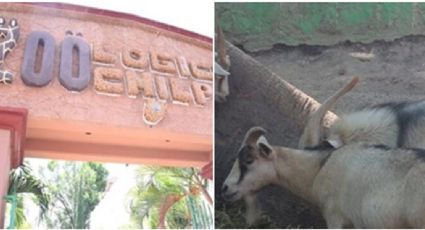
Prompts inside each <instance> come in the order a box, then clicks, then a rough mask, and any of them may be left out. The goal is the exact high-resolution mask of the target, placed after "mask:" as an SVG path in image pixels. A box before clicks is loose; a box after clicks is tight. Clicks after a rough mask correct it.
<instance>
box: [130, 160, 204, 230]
mask: <svg viewBox="0 0 425 230" xmlns="http://www.w3.org/2000/svg"><path fill="white" fill-rule="evenodd" d="M136 179H137V186H136V187H135V189H133V190H132V191H131V192H130V195H131V207H130V208H131V216H132V219H133V221H134V222H136V223H137V225H138V227H140V228H142V227H143V222H144V220H147V221H148V224H149V226H150V227H151V228H166V225H167V227H169V228H180V229H182V228H187V227H189V226H192V225H193V223H192V219H193V218H192V214H193V213H191V210H190V208H189V207H188V205H187V199H189V197H191V198H190V199H195V202H196V201H198V202H199V199H200V197H201V194H204V196H207V197H208V198H206V199H207V200H208V199H209V200H211V198H210V197H209V195H208V193H206V191H205V184H204V181H203V179H202V178H201V177H200V176H199V174H198V172H197V171H196V170H194V169H192V168H189V169H188V168H170V167H158V166H142V167H140V168H139V170H138V172H137V178H136ZM205 194H206V195H205Z"/></svg>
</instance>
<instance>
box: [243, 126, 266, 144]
mask: <svg viewBox="0 0 425 230" xmlns="http://www.w3.org/2000/svg"><path fill="white" fill-rule="evenodd" d="M264 134H266V130H264V129H263V128H261V127H253V128H251V129H250V130H248V132H247V133H246V135H245V139H244V141H243V144H245V145H251V146H255V143H257V141H258V138H260V137H261V136H262V135H264Z"/></svg>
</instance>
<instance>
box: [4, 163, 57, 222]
mask: <svg viewBox="0 0 425 230" xmlns="http://www.w3.org/2000/svg"><path fill="white" fill-rule="evenodd" d="M25 194H28V195H30V196H31V197H32V198H33V201H34V203H35V204H37V205H38V206H39V208H40V214H39V220H43V219H45V217H46V213H47V211H48V209H49V204H50V195H49V193H48V191H47V186H46V184H45V183H44V182H43V181H42V180H41V179H40V178H38V177H37V176H36V175H35V174H34V172H33V171H32V169H31V168H30V167H29V166H28V165H27V164H23V165H21V166H19V167H18V168H16V169H13V170H11V171H10V174H9V190H8V195H16V199H17V207H16V210H15V213H13V214H12V215H15V217H14V218H15V225H16V227H17V228H20V227H23V226H25V225H26V224H28V223H27V222H26V217H25V214H24V204H23V196H24V195H25Z"/></svg>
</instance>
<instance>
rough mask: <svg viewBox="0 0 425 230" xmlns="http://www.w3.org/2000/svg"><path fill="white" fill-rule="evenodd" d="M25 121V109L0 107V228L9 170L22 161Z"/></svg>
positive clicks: (2, 221) (2, 220) (2, 222)
mask: <svg viewBox="0 0 425 230" xmlns="http://www.w3.org/2000/svg"><path fill="white" fill-rule="evenodd" d="M26 123H27V110H26V109H17V108H9V107H0V199H1V201H0V228H3V227H6V226H3V225H4V211H5V210H4V209H5V204H6V202H5V200H4V199H3V198H4V196H5V195H7V190H8V187H9V171H10V169H12V168H16V167H18V166H19V165H21V164H22V161H23V156H24V143H25V133H26Z"/></svg>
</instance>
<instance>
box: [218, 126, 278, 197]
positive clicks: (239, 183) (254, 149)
mask: <svg viewBox="0 0 425 230" xmlns="http://www.w3.org/2000/svg"><path fill="white" fill-rule="evenodd" d="M265 133H266V131H265V130H264V129H263V128H260V127H254V128H251V129H250V130H249V131H248V132H247V134H246V136H245V139H244V141H243V143H242V146H241V148H240V149H239V152H238V158H237V159H236V161H235V163H234V164H233V167H232V170H231V171H230V173H229V175H228V176H227V178H226V180H225V182H224V184H223V187H222V194H223V196H224V198H225V199H226V200H228V201H237V200H239V199H241V198H243V197H245V196H248V195H254V193H255V192H256V191H258V190H259V189H261V188H262V187H264V186H266V185H268V184H270V183H271V182H272V181H273V180H275V178H276V177H277V172H276V170H275V167H274V165H273V160H274V159H276V153H275V151H274V149H273V147H272V146H270V145H269V144H268V142H267V140H266V139H265V138H264V136H263V135H264V134H265Z"/></svg>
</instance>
